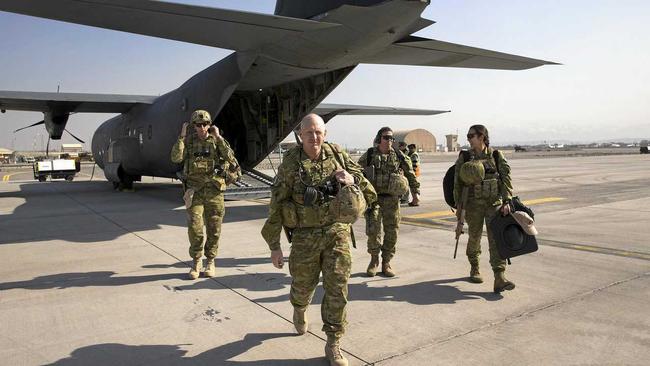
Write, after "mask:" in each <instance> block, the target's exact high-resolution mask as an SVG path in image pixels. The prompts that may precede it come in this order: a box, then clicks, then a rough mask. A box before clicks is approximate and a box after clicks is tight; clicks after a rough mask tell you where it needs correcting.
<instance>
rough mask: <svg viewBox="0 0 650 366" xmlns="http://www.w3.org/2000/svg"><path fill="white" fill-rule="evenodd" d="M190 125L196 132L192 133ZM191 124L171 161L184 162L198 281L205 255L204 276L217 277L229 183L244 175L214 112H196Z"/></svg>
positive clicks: (194, 271) (192, 276)
mask: <svg viewBox="0 0 650 366" xmlns="http://www.w3.org/2000/svg"><path fill="white" fill-rule="evenodd" d="M190 123H191V125H192V126H193V130H190V131H188V127H189V125H190ZM190 123H188V122H185V123H184V124H183V127H182V128H181V134H180V136H179V137H178V140H177V141H176V143H175V144H174V147H173V148H172V152H171V160H172V162H174V163H183V170H182V174H181V175H182V177H181V179H182V180H183V188H184V195H183V199H184V200H185V207H186V208H187V214H188V219H187V223H188V224H187V226H188V236H189V240H190V249H189V253H190V257H191V258H192V260H193V262H192V268H191V270H190V273H189V277H190V279H193V280H195V279H197V278H198V277H199V274H200V273H201V257H202V256H203V254H204V253H205V256H206V258H207V262H206V265H205V273H204V274H205V276H206V277H214V275H215V272H216V268H215V264H214V258H215V257H216V256H217V249H218V248H219V236H220V235H221V223H222V222H223V217H224V214H225V211H226V208H225V206H224V200H223V192H224V191H225V190H226V186H227V184H228V183H231V182H232V181H233V180H236V179H237V178H238V176H239V175H240V174H241V173H240V169H239V164H238V163H237V159H235V153H234V152H233V151H232V149H231V148H230V145H229V144H228V142H227V141H226V140H225V139H224V138H223V137H222V136H221V135H220V134H219V129H218V128H216V127H215V126H212V119H211V118H210V113H208V112H207V111H204V110H197V111H194V113H192V117H191V119H190ZM204 222H205V227H206V235H205V236H206V237H207V238H206V239H205V246H204V244H203V239H204V235H203V225H204Z"/></svg>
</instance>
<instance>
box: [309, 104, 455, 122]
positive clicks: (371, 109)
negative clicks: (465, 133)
mask: <svg viewBox="0 0 650 366" xmlns="http://www.w3.org/2000/svg"><path fill="white" fill-rule="evenodd" d="M313 112H314V113H316V114H318V115H320V116H322V117H323V119H325V120H326V121H329V120H330V119H332V118H334V117H336V116H338V115H351V116H433V115H435V114H440V113H447V112H450V111H438V110H432V109H409V108H393V107H376V106H368V105H351V104H328V103H321V104H319V105H318V107H316V108H315V109H314V110H313Z"/></svg>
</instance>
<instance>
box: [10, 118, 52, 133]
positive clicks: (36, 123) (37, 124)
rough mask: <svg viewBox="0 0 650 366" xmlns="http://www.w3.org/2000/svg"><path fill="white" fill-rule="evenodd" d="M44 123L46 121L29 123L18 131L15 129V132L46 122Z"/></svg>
mask: <svg viewBox="0 0 650 366" xmlns="http://www.w3.org/2000/svg"><path fill="white" fill-rule="evenodd" d="M44 123H45V121H40V122H36V123H34V124H33V125H29V126H27V127H23V128H19V129H17V130H16V131H14V133H16V132H18V131H22V130H24V129H26V128H30V127H34V126H38V125H42V124H44Z"/></svg>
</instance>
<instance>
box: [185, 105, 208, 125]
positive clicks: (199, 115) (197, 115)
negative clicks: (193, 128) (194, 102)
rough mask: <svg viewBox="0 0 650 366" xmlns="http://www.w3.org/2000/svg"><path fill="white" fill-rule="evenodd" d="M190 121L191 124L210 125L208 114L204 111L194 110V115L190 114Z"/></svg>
mask: <svg viewBox="0 0 650 366" xmlns="http://www.w3.org/2000/svg"><path fill="white" fill-rule="evenodd" d="M190 121H191V122H192V123H193V124H201V123H207V124H212V118H210V113H208V111H204V110H201V109H199V110H196V111H194V113H192V118H190Z"/></svg>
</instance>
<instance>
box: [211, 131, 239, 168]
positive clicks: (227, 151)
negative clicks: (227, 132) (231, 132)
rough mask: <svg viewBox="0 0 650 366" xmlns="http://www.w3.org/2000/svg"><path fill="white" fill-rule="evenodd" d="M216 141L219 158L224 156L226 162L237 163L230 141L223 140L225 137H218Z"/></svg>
mask: <svg viewBox="0 0 650 366" xmlns="http://www.w3.org/2000/svg"><path fill="white" fill-rule="evenodd" d="M215 140H216V142H215V146H216V147H217V151H218V152H219V156H222V157H223V158H224V159H225V160H227V161H229V162H232V161H235V152H234V151H233V150H232V148H231V147H230V144H229V143H228V141H226V139H225V138H223V136H219V137H216V138H215Z"/></svg>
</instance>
